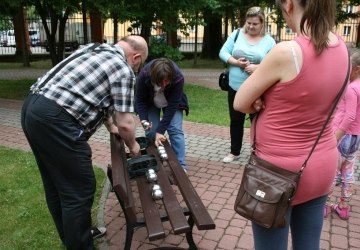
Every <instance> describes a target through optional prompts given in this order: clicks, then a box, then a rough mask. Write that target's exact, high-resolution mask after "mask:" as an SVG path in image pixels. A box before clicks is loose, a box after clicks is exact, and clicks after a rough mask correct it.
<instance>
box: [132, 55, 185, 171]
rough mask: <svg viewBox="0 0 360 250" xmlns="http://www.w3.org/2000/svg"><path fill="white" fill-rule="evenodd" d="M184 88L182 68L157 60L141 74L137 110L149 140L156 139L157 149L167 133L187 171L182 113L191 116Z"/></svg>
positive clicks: (137, 90) (137, 86)
mask: <svg viewBox="0 0 360 250" xmlns="http://www.w3.org/2000/svg"><path fill="white" fill-rule="evenodd" d="M183 89H184V76H183V74H182V72H181V70H180V68H179V67H178V66H177V65H176V64H175V63H174V62H173V61H171V60H170V59H166V58H159V59H154V60H152V61H150V62H149V63H148V64H146V65H145V67H144V68H143V69H142V70H141V71H140V73H139V75H138V78H137V83H136V94H135V109H136V112H137V113H138V115H139V118H140V121H141V123H142V125H143V127H144V130H145V135H146V137H148V138H151V139H154V140H155V145H156V146H159V145H162V142H163V141H165V140H166V137H165V132H167V133H168V135H169V139H170V143H171V147H172V149H173V150H174V152H175V154H176V156H177V158H178V160H179V162H180V165H181V166H182V167H183V169H185V171H186V170H187V165H186V161H185V137H184V132H183V128H182V124H183V111H184V110H185V113H186V115H188V113H189V106H188V101H187V97H186V95H185V93H184V90H183ZM161 111H162V112H163V113H162V117H160V113H161Z"/></svg>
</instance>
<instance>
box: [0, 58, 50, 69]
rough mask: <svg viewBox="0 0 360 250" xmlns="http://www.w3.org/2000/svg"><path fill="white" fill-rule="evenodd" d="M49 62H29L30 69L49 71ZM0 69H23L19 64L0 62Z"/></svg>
mask: <svg viewBox="0 0 360 250" xmlns="http://www.w3.org/2000/svg"><path fill="white" fill-rule="evenodd" d="M51 67H52V63H51V60H37V61H32V62H30V68H31V69H50V68H51ZM0 69H24V66H23V64H22V63H21V62H0Z"/></svg>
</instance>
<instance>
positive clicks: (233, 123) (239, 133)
mask: <svg viewBox="0 0 360 250" xmlns="http://www.w3.org/2000/svg"><path fill="white" fill-rule="evenodd" d="M235 95H236V91H235V90H233V89H232V88H231V87H229V90H228V105H229V115H230V143H231V146H230V153H231V154H233V155H236V156H237V155H240V151H241V147H242V143H243V136H244V123H245V117H246V114H245V113H241V112H238V111H235V110H234V107H233V103H234V99H235Z"/></svg>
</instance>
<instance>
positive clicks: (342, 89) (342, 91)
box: [252, 51, 350, 174]
mask: <svg viewBox="0 0 360 250" xmlns="http://www.w3.org/2000/svg"><path fill="white" fill-rule="evenodd" d="M348 53H349V51H348ZM349 73H350V55H348V70H347V73H346V77H345V81H344V83H343V85H342V87H341V89H340V91H339V93H338V94H337V96H336V98H335V101H334V103H333V105H332V108H331V110H330V113H329V115H328V117H327V118H326V121H325V123H324V125H323V126H322V128H321V130H320V133H319V135H318V136H317V138H316V140H315V143H314V145H313V146H312V148H311V150H310V153H309V155H308V156H307V157H306V160H305V161H304V163H303V164H302V166H301V169H300V171H299V173H300V174H301V173H302V172H303V171H304V169H305V167H306V164H307V162H308V160H309V159H310V156H311V155H312V153H313V152H314V150H315V147H316V145H317V144H318V142H319V140H320V138H321V135H322V134H323V132H324V130H325V128H326V125H327V124H328V123H329V121H330V119H331V116H332V114H333V113H334V111H335V109H336V106H337V104H338V102H339V101H340V98H341V96H342V94H343V93H344V90H345V88H346V85H347V83H348V81H349ZM258 115H259V114H258ZM258 115H256V118H255V121H254V142H253V144H252V151H253V152H254V151H255V149H256V146H255V143H256V142H255V141H256V122H257V119H258Z"/></svg>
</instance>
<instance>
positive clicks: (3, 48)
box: [0, 17, 359, 55]
mask: <svg viewBox="0 0 360 250" xmlns="http://www.w3.org/2000/svg"><path fill="white" fill-rule="evenodd" d="M268 21H269V19H268ZM27 23H28V26H29V27H28V28H29V31H30V44H31V47H30V49H31V52H32V53H33V54H48V53H49V51H48V49H47V46H46V40H47V39H46V34H45V31H44V28H43V25H42V23H41V20H40V19H27ZM0 24H1V27H7V29H6V30H2V31H1V30H0V55H14V54H15V52H16V48H15V36H14V30H13V26H12V19H6V18H2V19H0ZM49 25H50V24H49ZM129 26H130V24H129V23H119V24H118V37H117V38H114V37H113V33H114V32H113V21H112V20H107V21H106V22H105V24H104V39H105V40H106V42H107V43H109V44H112V43H114V42H116V41H118V40H119V39H120V38H122V37H124V36H126V35H129V34H130V33H139V30H131V29H129ZM358 26H359V21H358V20H355V19H352V20H349V21H347V22H345V23H342V24H339V25H338V26H337V27H336V33H337V34H339V35H340V36H341V37H342V38H343V39H344V41H345V42H346V43H352V44H356V40H357V31H358ZM203 30H204V29H203V27H202V26H199V27H198V38H197V51H198V52H201V49H202V41H203V39H202V38H203V37H202V36H203ZM230 32H231V31H230ZM266 32H267V33H268V34H270V35H271V36H273V37H274V38H275V40H276V41H286V40H291V39H293V38H294V37H295V35H296V34H295V33H294V32H293V31H292V30H291V29H289V28H286V27H283V28H278V27H277V25H276V23H272V22H271V21H269V22H267V27H266ZM87 33H88V41H91V38H90V34H91V30H90V22H89V21H88V22H87ZM188 33H189V36H184V35H183V34H181V32H178V36H179V39H180V47H179V50H180V51H181V52H194V51H195V32H194V30H189V31H188ZM152 35H153V36H159V35H161V32H160V31H158V30H153V31H152ZM84 40H85V39H84V32H83V19H82V18H81V17H80V18H76V17H72V18H69V19H68V21H67V23H66V27H65V42H66V43H65V45H67V47H66V50H67V51H72V50H74V49H76V47H77V46H78V45H83V44H84Z"/></svg>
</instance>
